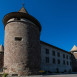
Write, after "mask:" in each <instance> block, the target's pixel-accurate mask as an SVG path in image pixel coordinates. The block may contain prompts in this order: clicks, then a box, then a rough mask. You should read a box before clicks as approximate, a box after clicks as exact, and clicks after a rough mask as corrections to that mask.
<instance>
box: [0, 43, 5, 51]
mask: <svg viewBox="0 0 77 77" xmlns="http://www.w3.org/2000/svg"><path fill="white" fill-rule="evenodd" d="M0 52H4V47H3V45H2V44H1V45H0Z"/></svg>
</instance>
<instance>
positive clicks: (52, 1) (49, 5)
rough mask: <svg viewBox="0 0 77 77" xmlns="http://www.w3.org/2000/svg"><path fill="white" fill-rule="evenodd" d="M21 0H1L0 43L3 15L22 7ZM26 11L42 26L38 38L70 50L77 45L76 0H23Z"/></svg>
mask: <svg viewBox="0 0 77 77" xmlns="http://www.w3.org/2000/svg"><path fill="white" fill-rule="evenodd" d="M22 3H23V0H1V2H0V44H4V26H3V22H2V20H3V17H4V15H6V14H7V13H10V12H16V11H18V10H20V9H21V8H22ZM24 3H25V8H26V9H27V11H28V13H29V14H30V15H32V16H34V17H35V18H37V19H38V20H39V22H40V23H41V26H42V31H41V36H40V39H41V40H42V41H44V42H47V43H49V44H51V45H54V46H57V47H59V48H61V49H64V50H67V51H70V49H71V48H72V47H73V45H74V43H75V44H76V45H77V0H24Z"/></svg>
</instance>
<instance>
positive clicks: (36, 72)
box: [4, 69, 40, 76]
mask: <svg viewBox="0 0 77 77" xmlns="http://www.w3.org/2000/svg"><path fill="white" fill-rule="evenodd" d="M4 73H7V74H8V75H11V76H28V75H39V74H40V72H39V70H37V69H36V70H35V69H33V70H31V71H30V70H24V71H17V72H16V71H15V70H14V69H12V70H6V71H4Z"/></svg>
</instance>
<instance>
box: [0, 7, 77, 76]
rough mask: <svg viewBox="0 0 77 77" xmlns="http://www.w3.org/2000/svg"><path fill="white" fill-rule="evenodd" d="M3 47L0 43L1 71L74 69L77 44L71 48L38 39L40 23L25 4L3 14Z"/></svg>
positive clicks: (33, 71) (21, 72) (64, 70)
mask: <svg viewBox="0 0 77 77" xmlns="http://www.w3.org/2000/svg"><path fill="white" fill-rule="evenodd" d="M3 24H4V29H5V40H4V47H3V45H1V46H0V71H3V72H4V73H8V74H11V75H13V74H15V75H35V74H36V75H37V74H40V70H43V71H47V72H62V73H63V72H70V71H74V72H77V47H76V46H75V45H74V47H73V48H72V50H71V51H70V52H67V51H65V50H63V49H60V48H58V47H55V46H53V45H50V44H47V43H45V42H43V41H40V32H41V24H40V23H39V22H38V20H37V19H36V18H34V17H33V16H31V15H29V14H28V12H27V11H26V9H25V8H24V7H22V8H21V9H20V10H19V11H18V12H12V13H9V14H7V15H5V16H4V18H3Z"/></svg>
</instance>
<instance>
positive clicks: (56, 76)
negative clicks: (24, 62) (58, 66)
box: [9, 74, 77, 77]
mask: <svg viewBox="0 0 77 77" xmlns="http://www.w3.org/2000/svg"><path fill="white" fill-rule="evenodd" d="M9 77H17V76H9ZM21 77H77V74H61V75H37V76H21Z"/></svg>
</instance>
